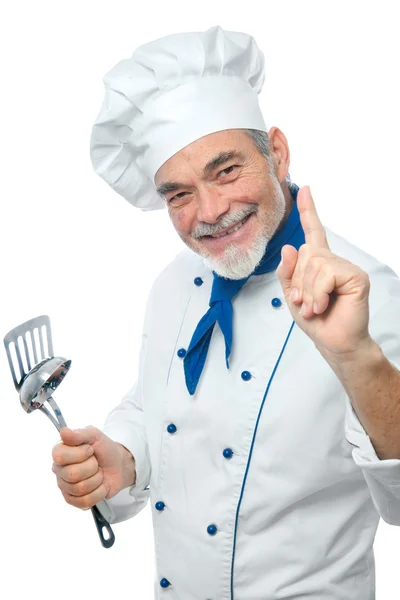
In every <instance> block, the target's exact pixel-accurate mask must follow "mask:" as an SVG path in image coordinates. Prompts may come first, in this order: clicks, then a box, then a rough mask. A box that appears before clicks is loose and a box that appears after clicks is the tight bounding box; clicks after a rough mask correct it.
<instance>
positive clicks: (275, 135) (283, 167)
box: [268, 127, 290, 183]
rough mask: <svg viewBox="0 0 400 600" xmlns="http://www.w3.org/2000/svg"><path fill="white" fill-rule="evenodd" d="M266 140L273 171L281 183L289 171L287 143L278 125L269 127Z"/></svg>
mask: <svg viewBox="0 0 400 600" xmlns="http://www.w3.org/2000/svg"><path fill="white" fill-rule="evenodd" d="M268 140H269V148H270V152H271V157H272V160H273V161H274V165H275V173H276V176H277V178H278V180H279V183H282V181H283V180H284V179H285V177H286V175H287V174H288V172H289V166H290V151H289V145H288V142H287V139H286V137H285V135H284V133H282V131H281V130H280V129H278V127H271V129H270V130H269V131H268Z"/></svg>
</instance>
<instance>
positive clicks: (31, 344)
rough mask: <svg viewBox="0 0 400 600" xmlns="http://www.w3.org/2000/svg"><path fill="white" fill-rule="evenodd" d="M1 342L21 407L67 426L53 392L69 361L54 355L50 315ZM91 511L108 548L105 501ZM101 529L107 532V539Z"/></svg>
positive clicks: (110, 541) (112, 538)
mask: <svg viewBox="0 0 400 600" xmlns="http://www.w3.org/2000/svg"><path fill="white" fill-rule="evenodd" d="M4 345H5V348H6V352H7V358H8V362H9V365H10V369H11V374H12V377H13V380H14V385H15V388H16V390H17V392H19V399H20V402H21V405H22V408H23V409H24V410H25V411H26V412H27V413H31V412H33V411H34V410H36V409H39V410H41V411H42V412H43V413H44V414H45V415H46V417H48V418H49V419H50V421H51V422H52V423H53V425H55V426H56V427H57V429H58V431H60V429H61V428H62V427H66V426H67V424H66V422H65V419H64V417H63V415H62V413H61V410H60V409H59V407H58V406H57V404H56V402H55V400H54V398H53V397H52V393H53V391H54V390H55V389H57V387H58V386H59V385H60V383H61V382H62V380H63V379H64V377H65V375H66V374H67V373H68V371H69V368H70V366H71V361H70V360H67V359H66V358H62V357H60V356H54V355H53V354H54V353H53V342H52V338H51V328H50V319H49V317H48V316H47V315H42V316H40V317H36V318H34V319H30V320H29V321H26V322H25V323H22V324H21V325H18V327H15V328H14V329H12V330H11V331H9V332H8V333H7V335H6V336H5V338H4ZM45 402H47V403H48V404H49V406H50V408H51V409H52V410H53V414H52V413H51V412H50V411H49V410H48V408H47V407H46V406H45V405H44V403H45ZM100 509H101V512H100ZM91 511H92V515H93V518H94V522H95V524H96V527H97V531H98V534H99V537H100V541H101V543H102V545H103V546H104V548H111V546H112V545H113V544H114V541H115V536H114V533H113V530H112V529H111V526H110V524H109V523H108V521H107V520H106V519H105V518H104V516H103V515H104V514H106V515H107V514H111V511H110V508H109V507H108V505H107V502H106V500H102V501H101V502H99V503H98V504H96V505H95V506H93V507H92V508H91ZM103 529H105V530H106V531H107V533H108V537H107V538H106V537H105V536H104V532H103Z"/></svg>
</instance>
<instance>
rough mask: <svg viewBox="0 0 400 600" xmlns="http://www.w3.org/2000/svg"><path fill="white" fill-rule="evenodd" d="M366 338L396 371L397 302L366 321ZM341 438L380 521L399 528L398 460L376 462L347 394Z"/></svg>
mask: <svg viewBox="0 0 400 600" xmlns="http://www.w3.org/2000/svg"><path fill="white" fill-rule="evenodd" d="M370 335H371V337H372V338H373V339H374V340H375V341H376V342H377V343H378V344H379V346H380V347H381V348H382V351H383V353H384V355H385V356H386V358H387V359H388V360H389V361H390V362H391V363H392V365H393V366H394V367H395V368H396V369H398V370H400V298H394V297H392V299H391V300H390V301H389V302H388V303H387V304H386V305H385V306H384V307H383V308H381V309H380V310H379V311H378V313H377V314H376V315H375V316H374V318H373V319H372V320H371V321H370ZM399 404H400V398H399ZM345 434H346V439H347V441H348V442H349V443H350V444H352V445H353V446H354V447H353V450H352V456H353V459H354V461H355V463H356V464H357V465H358V466H359V467H360V468H361V469H362V471H363V474H364V478H365V481H366V483H367V485H368V487H369V490H370V493H371V497H372V501H373V503H374V505H375V507H376V509H377V511H378V513H379V515H380V517H381V518H382V519H383V520H384V521H386V523H389V524H390V525H399V526H400V460H399V459H394V458H393V459H392V458H391V459H383V460H381V459H379V458H378V456H377V454H376V452H375V449H374V446H373V444H372V442H371V440H370V438H369V436H368V434H367V433H366V431H365V429H364V427H363V425H362V424H361V422H360V420H359V418H358V416H357V413H356V412H355V410H354V408H353V405H352V404H351V401H350V399H349V397H348V396H347V394H346V417H345Z"/></svg>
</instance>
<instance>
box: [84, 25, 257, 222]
mask: <svg viewBox="0 0 400 600" xmlns="http://www.w3.org/2000/svg"><path fill="white" fill-rule="evenodd" d="M264 77H265V75H264V55H263V54H262V52H261V51H260V50H259V48H258V47H257V44H256V42H255V40H254V39H253V38H252V37H251V36H250V35H247V34H245V33H239V32H234V31H225V30H223V29H221V27H212V28H211V29H208V30H207V31H204V32H196V33H178V34H174V35H168V36H166V37H163V38H161V39H158V40H155V41H153V42H150V43H147V44H144V45H143V46H140V47H139V48H137V49H136V50H135V52H134V53H133V54H132V57H131V58H128V59H125V60H122V61H120V62H119V63H117V64H116V65H115V67H113V68H112V69H111V71H109V72H108V73H107V74H106V75H105V77H104V80H103V81H104V85H105V89H106V91H105V97H104V101H103V104H102V106H101V109H100V113H99V114H98V116H97V118H96V121H95V123H94V126H93V129H92V134H91V139H90V155H91V160H92V164H93V167H94V170H95V171H96V173H98V174H99V175H100V177H102V178H103V179H104V180H105V181H106V182H107V183H108V184H109V185H110V186H111V187H112V188H113V189H114V190H115V191H116V192H118V193H119V194H121V196H123V197H124V198H126V200H128V202H130V203H131V204H133V205H134V206H137V207H139V208H141V209H142V210H155V209H158V208H163V207H164V202H163V200H162V199H161V198H160V196H159V195H158V193H157V191H156V186H155V184H154V176H155V174H156V172H157V171H158V169H159V168H160V167H161V165H162V164H163V163H164V162H165V161H166V160H168V159H169V158H170V157H171V156H173V155H174V154H176V153H177V152H178V151H179V150H181V149H182V148H184V147H185V146H187V145H188V144H190V143H191V142H193V141H195V140H197V139H199V138H201V137H203V136H205V135H208V134H210V133H214V132H216V131H222V130H225V129H243V128H245V129H247V128H248V129H259V130H262V131H267V129H266V125H265V123H264V119H263V117H262V114H261V110H260V107H259V104H258V96H257V94H258V93H259V92H260V91H261V88H262V85H263V83H264Z"/></svg>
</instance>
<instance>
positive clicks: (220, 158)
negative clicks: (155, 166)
mask: <svg viewBox="0 0 400 600" xmlns="http://www.w3.org/2000/svg"><path fill="white" fill-rule="evenodd" d="M232 158H237V159H238V160H244V159H245V157H244V154H243V153H242V152H239V151H237V150H229V151H228V152H220V153H219V154H217V156H214V158H212V159H211V160H209V161H208V163H207V164H206V166H205V167H204V169H203V174H204V176H207V175H210V174H211V173H212V172H213V171H215V169H217V168H218V167H220V166H221V165H224V164H225V163H226V162H228V160H231V159H232ZM181 187H185V186H184V184H183V183H179V182H177V181H164V182H163V183H161V184H160V185H159V186H158V187H157V192H158V194H160V196H164V195H165V194H167V193H168V192H175V191H176V190H178V189H179V188H181Z"/></svg>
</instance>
